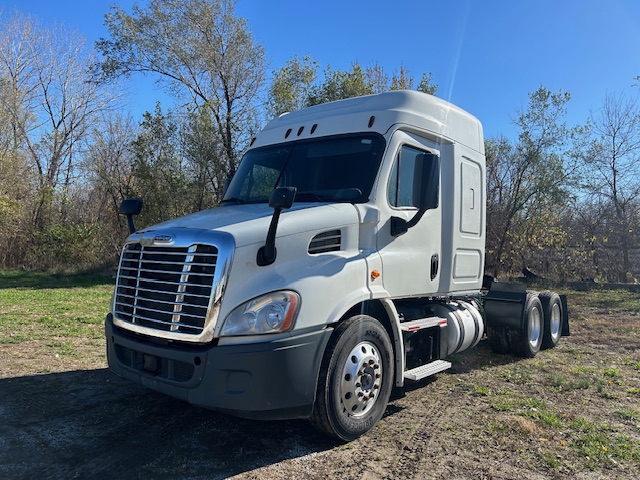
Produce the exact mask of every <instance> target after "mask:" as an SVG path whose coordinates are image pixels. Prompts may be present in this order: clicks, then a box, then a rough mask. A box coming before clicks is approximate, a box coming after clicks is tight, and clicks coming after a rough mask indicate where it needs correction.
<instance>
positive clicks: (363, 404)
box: [340, 342, 383, 417]
mask: <svg viewBox="0 0 640 480" xmlns="http://www.w3.org/2000/svg"><path fill="white" fill-rule="evenodd" d="M382 373H383V372H382V363H381V360H380V353H379V352H378V349H377V348H376V347H375V346H374V345H373V344H371V343H369V342H361V343H359V344H357V345H356V346H355V347H353V349H352V350H351V352H350V353H349V355H348V356H347V358H346V362H345V364H344V367H343V369H342V378H341V380H340V399H341V402H342V405H343V408H344V411H345V412H346V413H347V414H349V415H350V416H353V417H361V416H363V415H366V414H367V413H368V412H369V410H371V409H372V408H373V406H374V405H375V403H376V401H377V399H378V396H379V394H380V388H381V386H382Z"/></svg>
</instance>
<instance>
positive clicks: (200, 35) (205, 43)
mask: <svg viewBox="0 0 640 480" xmlns="http://www.w3.org/2000/svg"><path fill="white" fill-rule="evenodd" d="M234 6H235V2H234V1H232V0H151V1H150V2H149V3H148V5H147V6H146V7H141V6H139V5H137V4H135V5H134V6H133V8H132V14H128V13H126V12H125V11H124V10H123V9H122V8H120V7H117V6H115V7H112V9H111V12H110V13H109V14H107V15H106V16H105V22H106V25H107V28H108V29H109V35H110V38H107V39H104V38H103V39H101V40H99V41H98V42H97V43H96V45H97V48H98V50H99V51H100V52H101V53H102V55H103V60H102V62H100V63H99V64H97V69H96V73H97V74H98V75H99V78H101V79H103V80H107V79H111V78H117V77H120V76H122V75H130V74H135V73H143V74H151V75H154V76H156V78H157V79H158V80H159V82H160V83H161V84H163V85H165V86H166V87H167V88H168V90H169V92H171V93H173V94H175V95H176V96H177V97H179V98H183V99H187V100H188V101H189V102H190V103H191V104H192V105H193V106H194V107H196V108H207V109H209V110H210V113H211V118H213V120H214V126H215V129H214V130H213V133H215V135H216V137H217V138H216V140H217V142H218V144H219V145H220V146H221V147H222V149H223V150H222V152H221V154H220V155H218V156H217V159H218V160H219V161H220V162H222V166H221V168H223V169H224V170H225V171H226V172H227V173H233V172H234V171H235V168H236V166H237V162H238V157H239V152H240V151H241V150H242V148H243V147H244V145H245V144H246V143H247V140H248V138H249V137H250V136H251V134H252V133H253V130H254V129H255V117H256V99H257V95H258V93H259V91H260V89H261V87H262V85H263V82H264V76H265V57H264V49H263V47H262V46H261V45H259V44H257V43H256V42H255V41H254V40H253V37H252V35H251V31H250V30H249V28H248V26H247V23H246V21H245V20H244V19H242V18H239V17H237V16H236V15H235V13H234Z"/></svg>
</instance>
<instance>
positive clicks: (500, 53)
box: [0, 0, 640, 136]
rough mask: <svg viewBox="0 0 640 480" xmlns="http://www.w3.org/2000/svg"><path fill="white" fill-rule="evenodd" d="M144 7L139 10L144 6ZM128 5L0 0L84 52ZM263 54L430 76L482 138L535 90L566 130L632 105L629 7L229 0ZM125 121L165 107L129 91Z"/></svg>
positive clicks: (563, 2) (633, 8)
mask: <svg viewBox="0 0 640 480" xmlns="http://www.w3.org/2000/svg"><path fill="white" fill-rule="evenodd" d="M142 3H144V2H142ZM113 4H118V5H120V6H121V7H122V8H124V9H125V10H128V11H130V6H131V5H132V4H133V1H132V0H122V1H118V0H109V1H102V0H84V1H78V0H56V1H51V0H0V8H1V9H3V10H4V11H5V12H8V11H11V10H13V9H18V10H20V11H21V12H24V13H29V14H32V15H33V16H34V17H37V18H39V19H41V20H42V21H44V22H45V23H50V22H53V21H57V22H59V23H63V24H64V25H66V26H68V27H71V28H76V29H77V30H79V31H80V33H82V34H84V35H85V36H86V37H87V38H88V40H89V41H90V42H93V41H95V40H96V39H98V38H99V37H101V36H105V35H106V34H107V32H106V29H105V27H104V25H103V20H104V14H105V13H106V12H107V11H108V9H109V6H110V5H113ZM236 13H237V14H238V15H239V16H242V17H244V18H246V19H247V22H248V25H249V28H250V29H251V31H252V32H253V35H254V37H255V40H256V41H258V42H260V43H261V44H263V45H264V47H265V50H266V53H267V57H268V59H269V61H270V71H272V70H275V69H278V68H279V67H281V66H282V65H284V63H285V62H286V60H287V59H289V58H291V57H292V56H293V55H295V54H297V55H300V56H304V55H310V56H312V57H314V58H316V59H317V60H318V61H319V62H320V65H321V66H322V67H324V66H326V65H327V64H329V65H331V67H332V68H333V69H343V70H346V69H349V68H350V66H351V64H352V63H353V62H354V61H356V60H357V61H358V62H359V63H360V64H361V65H362V66H365V67H366V66H368V65H372V64H373V63H379V64H380V65H382V66H383V67H384V68H385V69H386V70H387V71H388V72H389V73H391V72H393V70H394V69H397V68H398V67H399V66H400V64H403V65H404V66H405V67H406V68H407V69H408V70H409V72H410V73H411V74H412V75H413V76H414V78H415V79H416V81H417V80H419V78H420V76H421V74H422V72H432V73H433V79H434V81H435V82H436V83H437V84H439V89H438V92H437V94H438V96H440V97H442V98H445V99H447V100H450V101H452V102H453V103H455V104H457V105H459V106H460V107H462V108H464V109H466V110H468V111H469V112H471V113H472V114H474V115H475V116H477V117H478V118H480V120H481V121H482V122H483V124H484V128H485V134H486V135H487V136H495V135H499V134H504V135H506V136H513V135H514V132H515V130H514V126H513V124H512V119H513V118H514V117H515V116H516V112H517V110H518V109H522V108H525V107H526V105H527V94H528V93H529V92H532V91H534V90H536V89H537V88H538V87H539V86H540V85H545V86H546V87H548V88H550V89H551V90H553V91H557V90H559V89H562V90H563V91H569V92H571V94H572V99H571V102H570V103H569V105H568V113H569V114H568V117H567V121H568V123H569V124H575V123H582V122H584V120H585V119H586V118H587V116H588V115H589V112H590V111H591V110H595V109H597V108H598V107H599V105H600V104H601V102H602V99H603V98H604V96H605V95H606V94H623V93H624V94H626V95H634V96H635V95H637V94H638V93H640V87H639V86H635V87H634V86H633V84H634V78H635V77H636V76H637V75H640V1H638V0H606V1H604V0H599V1H596V0H536V1H526V0H520V1H519V0H485V1H479V0H448V1H442V0H440V1H431V0H422V1H420V0H394V1H388V0H387V1H383V0H368V1H366V2H365V1H357V0H324V1H323V2H305V1H303V0H297V1H290V0H289V1H287V0H238V1H237V5H236ZM130 92H131V102H132V105H133V111H134V114H135V115H137V116H139V115H140V114H141V113H142V112H143V111H145V110H152V109H153V107H154V104H155V101H156V99H163V103H165V101H166V98H165V97H164V95H163V93H162V92H161V91H159V90H157V89H155V88H149V85H148V82H147V84H146V85H145V83H144V82H132V83H131V84H130Z"/></svg>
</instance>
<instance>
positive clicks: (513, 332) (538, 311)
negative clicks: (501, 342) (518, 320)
mask: <svg viewBox="0 0 640 480" xmlns="http://www.w3.org/2000/svg"><path fill="white" fill-rule="evenodd" d="M522 315H523V317H524V318H523V319H522V320H523V321H522V328H521V329H509V343H510V344H511V349H512V351H513V353H515V354H516V355H518V356H519V357H522V358H533V357H535V356H536V354H537V353H538V352H539V351H540V347H541V346H542V338H543V331H544V314H543V313H542V303H541V302H540V299H539V298H538V295H537V294H535V293H534V292H527V297H526V300H525V305H524V312H523V314H522Z"/></svg>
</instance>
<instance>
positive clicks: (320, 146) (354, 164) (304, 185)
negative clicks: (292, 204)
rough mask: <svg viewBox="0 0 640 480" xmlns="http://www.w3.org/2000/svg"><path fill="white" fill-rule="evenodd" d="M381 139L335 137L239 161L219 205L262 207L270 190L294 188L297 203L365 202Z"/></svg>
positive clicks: (248, 155) (265, 150)
mask: <svg viewBox="0 0 640 480" xmlns="http://www.w3.org/2000/svg"><path fill="white" fill-rule="evenodd" d="M383 151H384V138H383V137H382V136H381V135H378V134H357V135H341V136H337V137H325V138H318V139H314V140H301V141H298V142H291V143H284V144H279V145H270V146H267V147H262V148H256V149H255V150H250V151H248V152H247V153H246V154H245V155H244V157H243V158H242V162H240V166H239V167H238V171H237V172H236V174H235V175H234V177H233V180H232V181H231V184H230V185H229V189H228V190H227V192H226V194H225V196H224V199H223V200H222V202H223V203H266V202H268V201H269V196H270V195H271V192H272V191H273V189H274V188H277V187H296V189H297V193H296V198H295V201H297V202H350V203H363V202H366V201H368V200H369V194H370V193H371V188H372V187H373V182H374V180H375V177H376V174H377V172H378V167H379V166H380V160H381V158H382V153H383Z"/></svg>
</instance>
